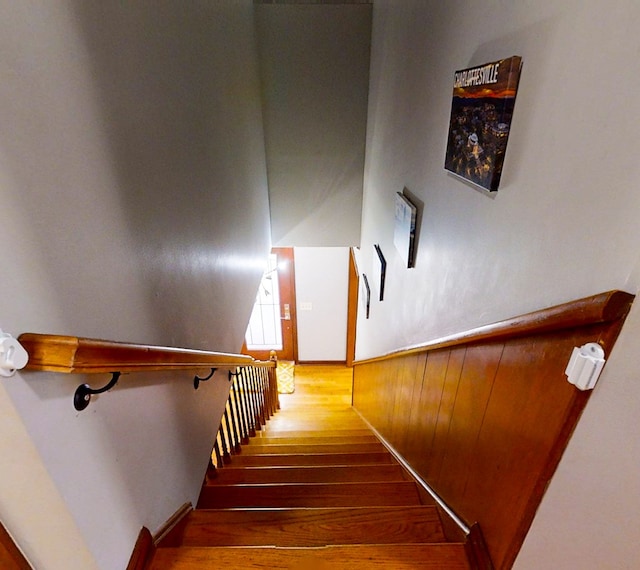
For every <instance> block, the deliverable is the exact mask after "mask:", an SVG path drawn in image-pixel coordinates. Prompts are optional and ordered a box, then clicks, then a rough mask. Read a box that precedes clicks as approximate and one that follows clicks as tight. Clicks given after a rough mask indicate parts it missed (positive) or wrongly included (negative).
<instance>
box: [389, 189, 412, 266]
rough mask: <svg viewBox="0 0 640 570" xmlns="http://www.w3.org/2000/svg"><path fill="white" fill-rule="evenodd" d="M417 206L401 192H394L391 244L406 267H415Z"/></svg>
mask: <svg viewBox="0 0 640 570" xmlns="http://www.w3.org/2000/svg"><path fill="white" fill-rule="evenodd" d="M416 213H417V208H416V207H415V206H414V205H413V203H412V202H411V201H410V200H409V198H407V197H406V196H405V195H404V194H402V193H401V192H397V193H396V202H395V223H394V228H393V245H395V246H396V249H397V250H398V253H400V256H401V257H402V261H403V262H404V263H406V267H415V241H416V239H415V238H416Z"/></svg>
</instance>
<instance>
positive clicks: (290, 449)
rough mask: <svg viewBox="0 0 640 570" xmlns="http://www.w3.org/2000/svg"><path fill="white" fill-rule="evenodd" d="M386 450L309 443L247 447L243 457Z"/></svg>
mask: <svg viewBox="0 0 640 570" xmlns="http://www.w3.org/2000/svg"><path fill="white" fill-rule="evenodd" d="M386 450H387V449H386V448H385V447H384V445H382V444H381V443H380V442H374V443H307V444H274V443H272V444H269V445H258V444H256V445H246V446H244V447H243V448H242V455H260V454H270V453H274V454H284V453H378V452H380V453H383V452H386Z"/></svg>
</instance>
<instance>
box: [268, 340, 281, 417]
mask: <svg viewBox="0 0 640 570" xmlns="http://www.w3.org/2000/svg"><path fill="white" fill-rule="evenodd" d="M269 360H270V361H271V362H273V363H274V364H275V366H274V367H273V368H269V389H270V391H271V393H272V394H273V396H272V402H273V411H274V413H275V412H276V411H277V410H279V409H280V398H279V397H278V356H277V354H276V351H275V350H272V351H271V352H270V353H269Z"/></svg>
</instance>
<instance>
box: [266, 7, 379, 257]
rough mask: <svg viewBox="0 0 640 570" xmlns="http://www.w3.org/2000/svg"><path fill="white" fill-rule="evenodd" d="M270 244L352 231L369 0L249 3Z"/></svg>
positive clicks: (312, 241)
mask: <svg viewBox="0 0 640 570" xmlns="http://www.w3.org/2000/svg"><path fill="white" fill-rule="evenodd" d="M256 27H257V33H258V39H259V47H260V72H261V78H262V85H263V89H264V90H263V101H264V116H265V140H266V148H267V164H268V172H269V195H270V202H271V220H272V235H273V242H274V245H277V246H283V247H292V246H350V245H357V244H358V243H359V241H360V218H361V215H362V172H363V168H364V145H365V130H366V123H367V91H368V88H369V49H370V38H371V6H370V5H366V4H361V5H345V4H342V5H323V4H315V5H313V4H308V5H304V4H289V5H287V4H260V5H257V6H256Z"/></svg>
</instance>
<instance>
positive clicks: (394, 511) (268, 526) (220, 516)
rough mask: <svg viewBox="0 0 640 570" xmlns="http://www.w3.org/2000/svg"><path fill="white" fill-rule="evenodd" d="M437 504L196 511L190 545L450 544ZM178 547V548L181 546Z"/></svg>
mask: <svg viewBox="0 0 640 570" xmlns="http://www.w3.org/2000/svg"><path fill="white" fill-rule="evenodd" d="M444 541H445V537H444V534H443V532H442V527H441V525H440V518H439V516H438V513H437V510H436V508H435V507H434V506H419V507H356V508H348V507H347V508H316V509H310V508H298V509H275V510H274V509H247V510H196V511H192V512H191V513H190V514H189V516H188V518H187V521H186V526H185V528H184V531H183V534H182V537H181V544H182V545H184V546H299V547H302V546H305V547H306V546H326V545H330V544H398V543H426V542H444ZM176 545H177V544H176Z"/></svg>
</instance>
